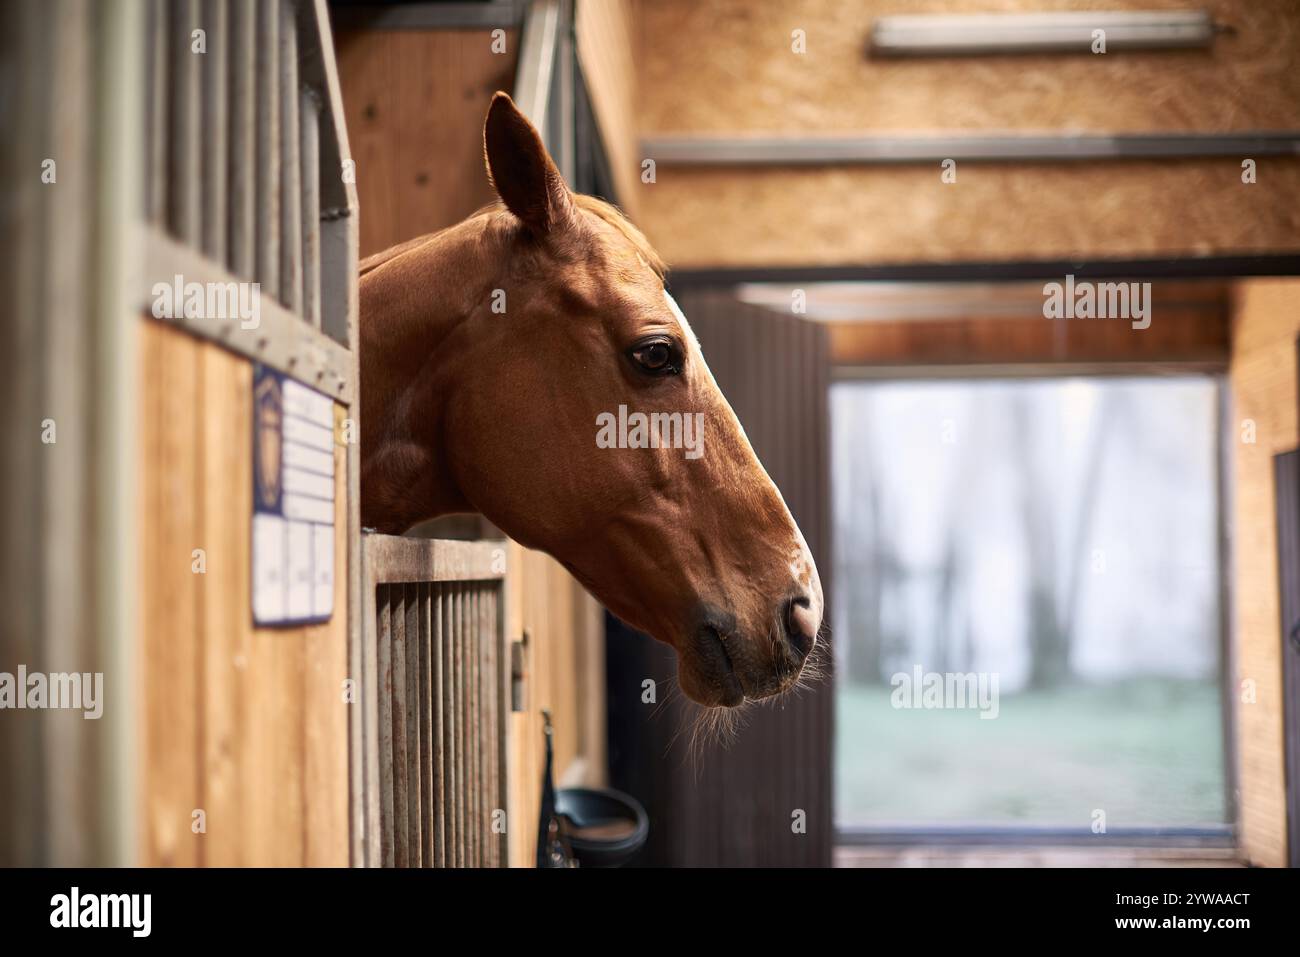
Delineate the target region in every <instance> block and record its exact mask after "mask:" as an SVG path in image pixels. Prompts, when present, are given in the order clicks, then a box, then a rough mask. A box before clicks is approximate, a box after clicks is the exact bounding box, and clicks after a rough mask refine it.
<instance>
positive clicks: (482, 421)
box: [361, 93, 823, 706]
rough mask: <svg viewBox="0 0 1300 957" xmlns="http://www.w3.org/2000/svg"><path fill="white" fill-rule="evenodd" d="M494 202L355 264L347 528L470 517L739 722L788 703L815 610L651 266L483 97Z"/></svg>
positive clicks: (784, 514) (727, 412)
mask: <svg viewBox="0 0 1300 957" xmlns="http://www.w3.org/2000/svg"><path fill="white" fill-rule="evenodd" d="M483 138H484V147H485V152H486V154H487V165H488V169H489V172H490V175H491V179H492V183H493V184H494V186H495V188H496V191H497V194H498V195H499V196H500V198H501V203H500V204H498V205H496V206H493V207H490V208H488V209H486V210H483V211H481V212H480V213H478V214H476V215H474V216H471V217H470V218H469V219H467V220H465V221H464V222H462V223H460V224H459V225H457V226H454V227H452V228H450V229H446V230H443V231H442V232H440V233H435V234H433V235H432V236H427V237H424V238H422V239H418V240H414V241H412V242H409V243H405V244H403V245H401V246H397V247H394V248H393V249H390V250H388V251H387V252H384V253H380V254H379V255H378V256H375V257H371V258H370V259H368V260H366V262H364V263H363V264H362V279H361V375H362V382H361V386H362V396H361V410H362V416H363V418H362V430H361V434H362V477H361V483H362V484H361V495H362V504H361V510H362V524H363V525H366V526H368V527H373V528H378V529H379V530H381V531H388V532H401V531H403V530H404V529H406V528H408V527H409V526H410V525H412V524H414V523H415V522H417V521H419V520H422V519H425V518H429V517H432V516H435V515H439V514H445V513H451V512H475V511H477V512H481V513H482V514H483V515H485V516H486V517H487V518H488V519H490V520H491V521H492V522H493V523H495V524H496V525H497V526H498V527H499V528H501V529H502V530H503V531H505V532H506V533H507V534H508V535H510V536H511V537H512V538H514V539H515V540H516V541H518V542H520V543H522V544H523V545H526V546H528V547H530V548H537V549H541V550H543V551H545V552H548V553H549V554H551V555H552V556H554V557H555V558H556V559H558V560H559V561H560V562H561V563H562V564H563V565H564V566H565V567H566V568H567V569H568V570H569V571H570V572H572V573H573V575H574V576H575V577H576V578H577V579H578V580H579V581H580V582H581V583H582V584H583V585H584V586H585V587H586V588H587V589H588V590H589V591H590V592H591V593H592V594H593V595H594V596H595V597H596V598H597V599H599V600H600V601H601V602H603V603H604V604H605V605H606V606H607V607H608V608H609V609H610V610H611V611H613V612H614V613H615V614H617V615H618V616H619V617H621V618H623V619H624V620H625V621H627V622H628V623H629V624H631V625H633V626H634V627H636V628H639V629H641V630H643V631H645V632H648V633H649V634H651V635H653V636H654V637H655V638H657V639H659V640H660V641H665V642H668V643H669V644H671V645H673V647H674V648H676V650H677V653H678V656H679V659H680V665H679V669H678V676H679V681H680V683H681V686H682V689H683V690H684V691H685V692H686V694H687V695H689V696H690V697H691V698H693V699H694V700H696V701H698V702H700V703H702V704H705V705H726V706H734V705H739V704H741V703H742V702H743V701H744V700H745V699H747V698H749V699H758V698H765V697H768V696H770V695H773V694H776V693H778V692H780V691H783V690H785V689H787V688H789V687H790V686H791V685H793V684H794V683H795V682H796V681H797V679H798V677H799V674H800V672H801V669H802V668H803V665H804V662H805V660H806V659H807V658H808V655H809V653H810V652H811V651H812V650H813V647H814V645H815V644H816V642H817V633H818V630H819V627H820V624H821V618H822V609H823V598H822V591H821V583H820V581H819V579H818V577H817V569H816V567H815V566H814V564H813V560H812V556H811V554H810V553H809V551H808V546H807V544H806V543H805V542H804V538H803V535H802V534H801V533H800V531H799V528H798V526H796V525H795V522H794V519H793V518H791V516H790V512H789V510H788V509H787V508H786V506H785V502H784V501H783V500H782V498H781V493H780V492H779V491H777V488H776V486H775V485H774V484H773V483H772V480H771V479H770V478H769V477H768V475H767V473H766V472H765V471H764V469H763V466H762V465H761V464H760V463H759V461H758V458H757V456H755V454H754V450H753V449H752V448H751V447H750V444H749V440H748V439H747V438H746V437H745V432H744V430H743V429H742V428H741V425H740V422H739V421H737V419H736V416H735V413H733V412H732V410H731V407H730V406H729V405H728V404H727V400H726V399H725V398H724V397H723V395H722V393H721V392H720V391H719V390H718V386H717V383H716V382H715V381H714V379H713V376H712V375H711V374H710V372H709V367H708V365H706V364H705V361H704V356H703V355H702V354H701V353H700V346H699V343H698V342H697V341H696V339H695V336H694V334H693V333H692V332H691V327H690V325H689V324H688V323H687V321H686V318H685V317H684V316H683V315H682V313H681V311H680V310H679V309H678V308H677V306H676V304H675V303H674V302H673V300H672V298H671V297H670V296H669V295H668V294H667V292H666V291H665V289H664V266H663V263H662V262H661V261H660V259H659V257H658V256H657V255H656V254H655V252H654V250H652V249H651V248H650V246H649V244H648V242H647V241H646V239H645V237H644V236H642V235H641V233H640V232H638V231H637V230H636V229H635V228H634V227H633V226H632V225H630V224H629V223H628V222H627V221H626V220H625V219H624V218H623V217H622V216H621V215H620V214H619V213H618V211H617V210H615V209H614V208H613V207H611V206H609V205H607V204H605V203H603V202H601V201H600V200H597V199H594V198H592V197H588V196H581V195H576V194H574V193H572V192H570V191H569V189H568V187H567V186H566V185H565V183H564V181H563V179H562V178H561V176H560V174H559V171H558V170H557V169H556V167H555V164H554V163H553V162H552V161H551V158H550V156H549V155H548V154H547V152H546V149H545V147H544V146H543V144H542V141H541V139H540V137H539V136H538V135H537V132H536V130H535V129H534V128H533V126H532V125H531V124H530V123H529V122H528V120H527V119H526V118H525V117H524V116H523V115H522V114H521V113H520V112H519V111H518V109H516V107H515V105H514V103H512V102H511V100H510V98H509V97H508V96H506V95H505V94H503V93H498V94H497V95H496V96H495V97H494V98H493V100H492V105H491V107H490V108H489V110H488V115H487V122H486V125H485V129H484V137H483Z"/></svg>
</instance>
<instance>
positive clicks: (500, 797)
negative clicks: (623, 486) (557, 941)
mask: <svg viewBox="0 0 1300 957" xmlns="http://www.w3.org/2000/svg"><path fill="white" fill-rule="evenodd" d="M509 574H510V570H509V568H507V569H506V575H507V576H508V575H509ZM508 584H509V579H508V578H502V579H501V582H500V583H499V584H498V585H497V590H496V611H497V617H496V621H495V623H494V625H493V632H492V641H493V643H494V645H493V646H494V647H495V648H496V652H497V677H496V688H497V731H496V754H497V787H496V800H497V807H498V808H499V809H500V810H501V812H502V813H503V814H505V815H506V818H507V820H506V828H505V830H503V831H502V832H501V834H500V835H499V839H498V841H497V846H498V848H499V849H500V853H501V860H500V861H499V865H500V866H501V867H509V866H510V827H509V825H510V821H509V815H510V811H509V808H510V764H509V754H510V751H509V748H508V741H509V737H510V715H511V700H510V696H511V681H512V679H511V674H510V643H509V638H508V637H507V635H506V623H507V621H508V620H509V615H508V614H507V608H506V596H507V595H508V594H509V588H508V587H507V586H508Z"/></svg>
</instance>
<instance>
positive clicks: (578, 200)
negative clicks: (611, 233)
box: [360, 193, 668, 279]
mask: <svg viewBox="0 0 1300 957" xmlns="http://www.w3.org/2000/svg"><path fill="white" fill-rule="evenodd" d="M570 196H571V197H572V199H573V202H574V205H575V206H577V207H578V208H579V209H583V210H586V211H587V212H589V213H591V214H592V215H594V216H595V217H597V218H598V219H600V220H601V221H602V222H604V223H606V224H608V225H610V226H612V227H613V228H614V229H615V230H617V231H618V233H619V234H620V235H621V236H622V237H623V238H624V239H626V240H627V241H628V242H629V243H630V244H631V245H632V248H634V249H635V250H636V251H637V253H638V254H640V256H641V258H642V259H644V260H645V262H646V265H647V266H649V267H650V268H651V269H653V270H654V272H655V275H656V276H658V277H659V278H660V279H663V278H664V277H665V276H666V275H667V274H668V266H667V265H666V264H665V263H664V260H663V257H661V256H660V255H659V253H657V252H656V251H655V249H654V247H653V246H651V245H650V240H648V239H646V237H645V234H644V233H642V232H641V230H639V229H637V228H636V227H635V226H633V225H632V223H631V221H629V220H628V218H627V217H626V216H624V215H623V213H622V212H621V211H620V210H619V208H618V207H617V206H615V205H613V204H612V203H607V202H605V201H604V200H603V199H598V198H596V197H595V196H587V195H585V194H583V193H571V194H570ZM505 213H506V207H505V204H504V203H502V202H501V201H500V200H498V201H497V202H494V203H489V204H488V205H486V206H483V207H480V208H479V209H477V210H475V211H474V212H473V213H471V214H470V215H469V216H467V217H466V218H465V220H463V221H462V222H469V221H470V220H474V219H478V218H479V217H482V216H497V215H502V214H505ZM459 225H461V224H460V223H457V224H455V225H454V226H447V227H445V228H444V229H440V230H438V231H437V232H432V233H426V234H425V235H423V236H417V237H415V238H414V239H408V240H406V241H405V242H402V243H398V244H397V245H396V246H390V247H389V248H387V249H385V250H384V251H383V252H378V253H373V254H372V255H369V256H367V257H366V258H365V259H363V260H361V267H360V274H361V275H362V276H364V275H366V274H367V273H369V272H373V271H374V270H376V269H378V268H379V267H380V266H382V265H383V264H384V263H386V262H389V261H390V260H393V259H396V258H397V257H398V256H401V255H403V254H405V253H408V252H411V251H412V250H415V249H419V248H421V247H422V246H424V245H425V244H426V243H430V242H433V241H434V240H435V239H437V238H438V237H439V236H441V235H442V234H443V233H445V232H446V231H447V230H448V229H455V228H456V226H459Z"/></svg>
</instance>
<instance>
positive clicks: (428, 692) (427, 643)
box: [418, 584, 434, 867]
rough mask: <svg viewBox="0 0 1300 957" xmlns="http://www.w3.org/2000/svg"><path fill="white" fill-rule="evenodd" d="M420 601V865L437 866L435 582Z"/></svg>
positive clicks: (421, 587) (422, 590)
mask: <svg viewBox="0 0 1300 957" xmlns="http://www.w3.org/2000/svg"><path fill="white" fill-rule="evenodd" d="M418 587H419V602H420V840H421V847H420V866H421V867H433V865H434V848H433V845H434V840H433V805H434V796H433V778H434V774H433V686H432V682H433V659H432V654H431V653H432V648H433V621H432V620H431V618H432V606H433V585H431V584H421V585H419V586H418Z"/></svg>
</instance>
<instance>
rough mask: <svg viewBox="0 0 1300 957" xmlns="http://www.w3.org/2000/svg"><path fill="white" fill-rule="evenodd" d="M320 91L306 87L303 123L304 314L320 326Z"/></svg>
mask: <svg viewBox="0 0 1300 957" xmlns="http://www.w3.org/2000/svg"><path fill="white" fill-rule="evenodd" d="M320 110H321V100H320V95H319V94H318V93H317V92H316V91H315V90H312V89H309V88H307V87H303V89H302V94H301V98H300V104H299V121H300V122H301V124H302V137H301V140H302V314H303V316H304V318H306V320H307V321H308V322H310V323H311V324H312V325H313V326H315V327H316V328H317V329H319V328H320V327H321V313H320Z"/></svg>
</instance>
